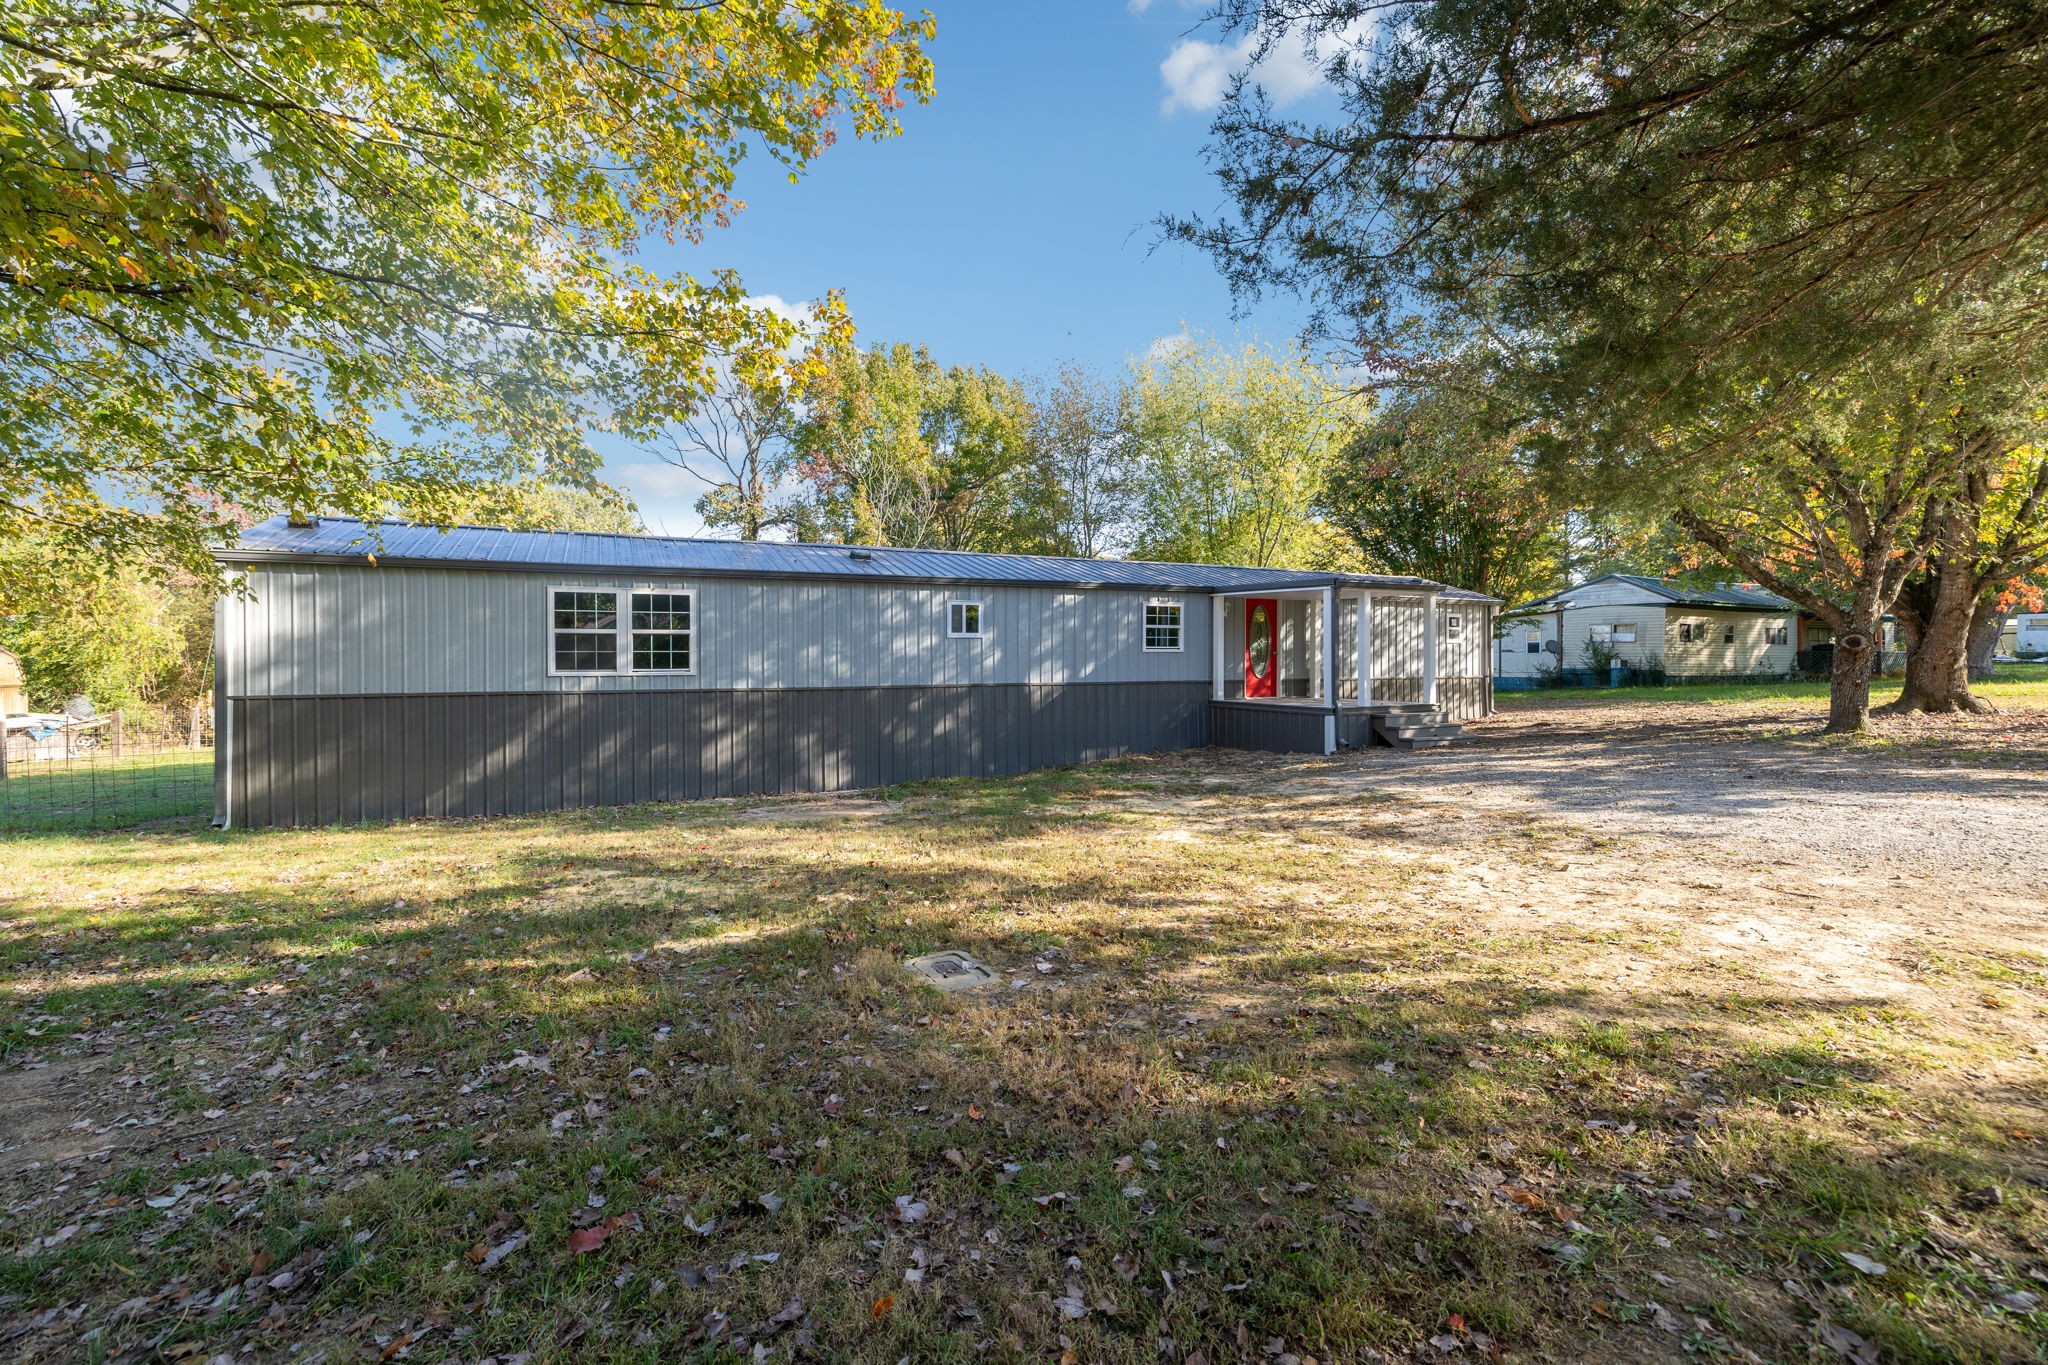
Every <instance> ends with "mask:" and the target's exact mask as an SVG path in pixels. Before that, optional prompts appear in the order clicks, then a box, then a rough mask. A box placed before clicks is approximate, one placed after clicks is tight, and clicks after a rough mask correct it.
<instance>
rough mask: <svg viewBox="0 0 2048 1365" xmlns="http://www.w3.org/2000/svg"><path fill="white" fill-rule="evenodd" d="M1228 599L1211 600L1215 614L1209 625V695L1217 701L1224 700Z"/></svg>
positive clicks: (1216, 598)
mask: <svg viewBox="0 0 2048 1365" xmlns="http://www.w3.org/2000/svg"><path fill="white" fill-rule="evenodd" d="M1229 600H1230V599H1229V598H1227V597H1212V598H1210V599H1209V601H1210V603H1211V605H1212V606H1213V607H1214V612H1213V615H1212V617H1211V620H1210V624H1209V641H1210V644H1209V654H1210V659H1209V695H1210V696H1212V697H1214V698H1215V699H1216V700H1217V701H1222V700H1223V622H1224V603H1226V602H1228V601H1229Z"/></svg>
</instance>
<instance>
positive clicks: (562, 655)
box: [554, 588, 619, 673]
mask: <svg viewBox="0 0 2048 1365" xmlns="http://www.w3.org/2000/svg"><path fill="white" fill-rule="evenodd" d="M554 600H555V624H554V631H555V671H556V672H557V673H616V672H618V669H619V595H618V594H617V593H615V592H581V591H577V590H575V589H562V588H557V589H556V590H555V594H554Z"/></svg>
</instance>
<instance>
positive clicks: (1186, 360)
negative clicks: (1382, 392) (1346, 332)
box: [1130, 338, 1370, 568]
mask: <svg viewBox="0 0 2048 1365" xmlns="http://www.w3.org/2000/svg"><path fill="white" fill-rule="evenodd" d="M1369 410H1370V404H1369V403H1368V402H1367V401H1366V400H1365V399H1363V398H1361V397H1359V396H1358V395H1357V394H1356V393H1354V392H1353V391H1352V390H1351V389H1350V388H1349V387H1347V386H1345V385H1344V384H1341V383H1339V382H1338V381H1337V378H1336V376H1335V375H1334V373H1333V372H1332V371H1331V369H1330V367H1329V366H1327V365H1325V364H1323V363H1321V362H1319V361H1317V360H1315V359H1313V358H1311V357H1310V356H1309V355H1307V354H1306V353H1304V352H1302V351H1300V350H1298V349H1295V348H1268V347H1264V346H1261V345H1259V344H1257V343H1255V342H1246V343H1243V344H1240V345H1236V346H1230V345H1224V344H1221V343H1218V342H1215V341H1211V340H1207V339H1195V338H1191V339H1189V341H1188V342H1187V343H1186V344H1184V345H1182V346H1179V347H1176V348H1174V349H1173V350H1171V351H1170V352H1169V353H1168V354H1167V355H1166V356H1165V357H1164V358H1162V359H1160V360H1158V361H1156V362H1153V363H1149V364H1140V365H1139V367H1138V371H1137V377H1136V381H1135V386H1134V392H1133V396H1132V399H1131V411H1132V415H1131V419H1130V420H1131V425H1132V433H1133V436H1132V445H1131V461H1132V468H1133V470H1134V473H1135V475H1136V477H1137V479H1138V480H1139V482H1140V485H1141V489H1142V491H1141V493H1140V494H1139V496H1138V497H1137V498H1136V500H1135V501H1134V504H1133V527H1132V532H1133V534H1132V552H1133V553H1134V554H1135V555H1136V556H1137V557H1138V558H1140V559H1159V560H1169V561H1194V562H1199V563H1209V564H1252V565H1258V566H1260V567H1264V568H1279V567H1289V568H1310V567H1326V566H1331V565H1333V564H1334V563H1336V562H1337V561H1340V560H1342V559H1343V558H1344V557H1345V554H1344V549H1343V544H1342V538H1341V537H1339V536H1338V535H1336V534H1335V533H1334V531H1333V530H1332V529H1331V527H1330V526H1329V524H1328V523H1327V522H1326V521H1325V520H1324V519H1323V518H1322V515H1321V508H1322V497H1323V493H1324V488H1325V485H1326V483H1327V480H1328V478H1329V475H1330V469H1331V465H1332V463H1333V462H1334V460H1335V459H1336V456H1337V452H1338V451H1339V450H1340V449H1342V448H1343V446H1344V445H1345V443H1347V442H1348V441H1350V440H1351V439H1352V438H1353V437H1354V436H1356V435H1357V433H1358V431H1359V429H1360V426H1361V424H1362V423H1363V421H1364V420H1365V417H1366V415H1367V413H1368V412H1369Z"/></svg>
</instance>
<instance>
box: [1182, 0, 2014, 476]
mask: <svg viewBox="0 0 2048 1365" xmlns="http://www.w3.org/2000/svg"><path fill="white" fill-rule="evenodd" d="M1222 10H1223V14H1224V17H1225V20H1226V22H1228V23H1231V24H1234V25H1236V26H1238V27H1241V28H1244V29H1247V30H1250V31H1253V32H1255V33H1257V34H1258V35H1260V36H1261V38H1262V39H1263V40H1264V41H1266V42H1268V43H1273V42H1281V41H1288V42H1297V41H1301V39H1302V38H1303V36H1304V35H1307V36H1309V37H1311V38H1313V39H1314V40H1315V41H1316V42H1317V43H1318V44H1319V51H1320V52H1321V54H1322V55H1323V57H1324V58H1325V60H1326V62H1327V67H1326V74H1327V76H1328V78H1329V80H1330V82H1331V85H1332V88H1333V89H1334V90H1335V92H1336V93H1337V95H1338V96H1339V98H1340V101H1341V111H1342V112H1341V116H1340V117H1338V118H1335V119H1332V120H1329V121H1327V122H1310V121H1306V120H1300V119H1294V118H1289V117H1283V116H1282V115H1280V114H1279V113H1278V112H1276V111H1275V110H1274V109H1273V108H1272V107H1271V105H1270V104H1269V103H1268V102H1267V101H1266V100H1265V99H1264V98H1263V97H1262V96H1261V94H1260V93H1259V91H1258V90H1257V88H1256V87H1255V86H1253V85H1250V84H1245V83H1240V85H1239V86H1238V87H1237V88H1236V89H1235V90H1233V92H1232V93H1231V96H1230V98H1229V99H1228V100H1227V101H1226V103H1225V104H1224V106H1223V109H1222V111H1221V113H1220V114H1219V115H1218V118H1217V120H1216V123H1215V143H1214V147H1213V152H1214V155H1215V158H1216V161H1217V165H1218V170H1219V173H1220V175H1221V177H1222V180H1223V183H1224V185H1225V187H1226V189H1227V190H1228V191H1229V193H1230V195H1231V198H1232V200H1233V201H1234V212H1233V213H1231V214H1230V215H1228V216H1226V217H1224V218H1222V219H1220V220H1216V221H1211V222H1199V221H1193V220H1188V221H1182V222H1180V223H1178V224H1176V226H1177V228H1178V229H1179V231H1180V232H1182V233H1183V234H1184V235H1186V236H1188V237H1190V238H1192V239H1194V240H1196V241H1199V242H1201V243H1203V244H1204V245H1206V246H1207V247H1208V248H1209V249H1210V250H1211V251H1212V252H1213V253H1214V255H1215V256H1216V258H1217V260H1218V262H1219V264H1220V265H1221V266H1222V267H1223V268H1224V270H1225V271H1226V273H1227V274H1228V275H1229V277H1230V278H1231V280H1232V281H1233V283H1234V284H1235V285H1236V286H1238V287H1239V288H1240V289H1242V290H1257V289H1260V288H1263V287H1267V286H1273V285H1278V286H1281V287H1286V288H1290V289H1295V290H1299V291H1301V292H1303V293H1306V294H1309V295H1311V296H1313V297H1314V298H1315V299H1316V300H1317V302H1318V304H1319V306H1320V308H1321V309H1322V317H1323V320H1324V322H1325V324H1326V325H1328V326H1330V327H1331V328H1332V329H1333V330H1335V331H1336V332H1337V333H1338V334H1339V335H1341V336H1343V337H1344V338H1345V339H1347V340H1350V341H1352V342H1354V343H1355V344H1356V345H1358V347H1359V348H1360V350H1361V352H1362V353H1363V355H1364V356H1365V358H1366V359H1368V360H1373V359H1390V358H1391V359H1398V358H1399V357H1398V356H1396V357H1389V356H1388V354H1387V353H1388V352H1389V351H1400V350H1401V349H1403V347H1402V341H1401V338H1400V337H1399V334H1398V332H1397V330H1396V326H1395V325H1396V324H1397V323H1398V322H1399V321H1400V320H1401V319H1402V318H1403V317H1404V315H1410V314H1414V313H1418V312H1419V313H1421V314H1425V315H1429V314H1439V313H1446V312H1448V313H1452V314H1457V315H1461V316H1466V317H1473V318H1478V319H1480V320H1482V321H1483V323H1484V325H1486V326H1487V327H1488V328H1490V329H1492V331H1493V334H1494V335H1495V336H1496V338H1497V339H1498V340H1499V342H1500V343H1501V345H1502V347H1503V349H1504V350H1507V351H1510V352H1512V354H1513V361H1512V363H1513V366H1514V368H1515V369H1516V371H1517V372H1518V375H1519V376H1520V377H1521V378H1524V379H1531V378H1540V379H1541V380H1543V381H1546V382H1545V383H1544V384H1543V385H1542V386H1541V388H1540V389H1539V392H1540V395H1541V399H1542V401H1545V402H1548V403H1552V404H1562V405H1566V406H1568V407H1571V408H1573V409H1576V410H1578V414H1579V415H1580V416H1581V417H1582V418H1584V419H1586V422H1587V424H1589V425H1593V426H1595V427H1605V428H1608V429H1613V428H1622V429H1625V430H1630V431H1640V430H1643V429H1645V428H1648V429H1655V428H1656V427H1657V426H1658V425H1659V424H1660V423H1664V422H1670V421H1679V420H1683V418H1684V417H1685V416H1686V415H1687V414H1688V413H1689V412H1690V411H1692V410H1693V409H1694V408H1695V406H1696V405H1699V404H1713V403H1716V402H1718V401H1719V400H1720V398H1721V396H1722V395H1723V394H1725V393H1726V392H1727V388H1728V385H1729V382H1730V380H1731V377H1732V376H1736V375H1740V374H1743V373H1745V372H1747V371H1748V370H1752V369H1754V368H1755V367H1756V366H1758V365H1759V364H1763V365H1764V366H1766V367H1767V368H1771V369H1774V370H1777V371H1781V372H1792V373H1805V374H1808V375H1810V376H1812V377H1814V378H1817V379H1821V380H1825V379H1826V378H1827V377H1828V376H1829V375H1830V374H1831V373H1833V372H1834V371H1836V370H1837V369H1839V368H1840V367H1841V366H1842V365H1844V364H1846V363H1849V362H1850V361H1852V360H1853V359H1854V358H1855V356H1856V355H1857V354H1859V353H1860V352H1861V351H1862V350H1863V349H1864V348H1866V347H1867V346H1869V345H1871V344H1873V343H1877V342H1884V341H1890V340H1893V339H1895V338H1896V337H1897V336H1899V335H1900V334H1902V333H1910V332H1911V331H1912V330H1913V329H1914V328H1915V327H1917V326H1919V325H1921V324H1922V323H1923V322H1924V321H1925V320H1926V318H1927V316H1928V310H1929V309H1930V307H1932V306H1937V305H1939V304H1941V303H1943V302H1944V301H1946V300H1949V299H1953V298H1965V297H1970V296H1981V295H1984V294H1986V293H1987V292H1989V291H1992V290H1994V289H1996V288H1998V287H1999V286H2000V285H2001V283H2004V284H2010V283H2011V282H2013V281H2014V280H2016V279H2024V280H2026V281H2028V282H2029V284H2030V286H2032V285H2034V284H2035V280H2036V276H2037V273H2038V272H2037V264H2038V258H2039V256H2040V253H2041V248H2042V244H2043V241H2044V238H2043V236H2042V232H2043V229H2044V227H2048V61H2044V57H2048V12H2044V11H2043V10H2042V8H2041V7H2040V6H2039V5H2037V4H2032V3H2023V2H2022V0H2003V2H2002V3H2001V2H1999V0H1993V2H1992V3H1981V4H1980V3H1975V0H1826V2H1825V3H1820V4H1816V5H1788V4H1784V3H1781V0H1737V2H1736V3H1733V4H1725V5H1718V6H1715V7H1713V8H1712V9H1709V10H1704V11H1700V12H1697V13H1692V14H1680V13H1679V12H1677V11H1674V10H1672V9H1671V8H1670V7H1669V6H1667V5H1662V4H1654V3H1650V2H1649V0H1623V2H1622V3H1618V4H1610V5H1601V6H1586V5H1582V4H1578V3H1574V0H1532V2H1531V3H1526V4H1517V5H1511V6H1503V5H1484V4H1479V5H1474V4H1464V3H1448V2H1446V0H1226V3H1225V4H1224V5H1223V7H1222ZM2044 300H2048V294H2043V293H2042V292H2041V291H2040V290H2039V288H2038V287H2029V288H2028V289H2027V290H2026V291H2025V295H2024V297H2019V298H2011V297H2009V298H2008V299H2007V300H2006V302H2007V304H2008V305H2010V306H2009V307H2007V308H2006V309H2005V310H2004V311H2003V312H2002V313H2001V314H2000V316H1999V317H1998V318H1997V320H1996V324H1995V328H1996V330H1997V331H1999V333H2000V334H2001V335H2002V336H2003V338H2004V340H2005V342H2006V343H2007V344H2008V345H2009V346H2010V347H2012V348H2015V349H2020V350H2024V349H2026V348H2029V347H2032V346H2033V345H2034V344H2035V343H2036V341H2037V340H2038V338H2039V336H2040V335H2041V328H2042V324H2043V323H2044V321H2048V310H2044V308H2043V306H2042V305H2043V303H2044ZM1568 434H1569V435H1572V436H1578V435H1580V434H1581V433H1580V432H1577V431H1571V432H1568Z"/></svg>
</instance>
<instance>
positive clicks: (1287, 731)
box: [1209, 701, 1332, 754]
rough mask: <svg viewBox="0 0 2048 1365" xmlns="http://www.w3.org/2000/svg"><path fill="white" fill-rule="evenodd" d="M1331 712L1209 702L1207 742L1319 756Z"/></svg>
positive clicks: (1225, 745) (1252, 703)
mask: <svg viewBox="0 0 2048 1365" xmlns="http://www.w3.org/2000/svg"><path fill="white" fill-rule="evenodd" d="M1331 714H1332V713H1331V712H1330V711H1328V710H1326V709H1324V708H1323V707H1320V706H1302V705H1294V706H1273V705H1262V704H1261V703H1259V702H1228V701H1211V702H1210V703H1209V734H1210V739H1211V742H1212V743H1214V744H1218V745H1220V746H1222V747H1223V748H1226V749H1259V750H1264V751H1265V752H1267V753H1274V754H1319V753H1322V752H1324V744H1325V741H1326V740H1327V739H1328V737H1329V719H1330V716H1331Z"/></svg>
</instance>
